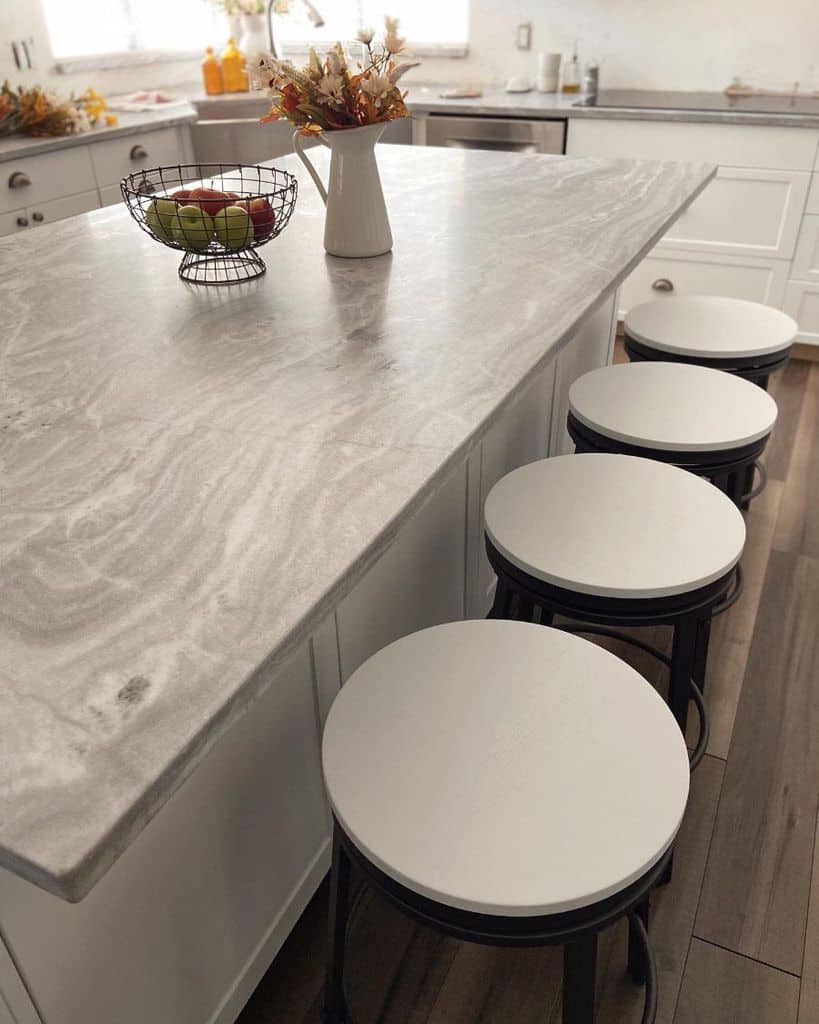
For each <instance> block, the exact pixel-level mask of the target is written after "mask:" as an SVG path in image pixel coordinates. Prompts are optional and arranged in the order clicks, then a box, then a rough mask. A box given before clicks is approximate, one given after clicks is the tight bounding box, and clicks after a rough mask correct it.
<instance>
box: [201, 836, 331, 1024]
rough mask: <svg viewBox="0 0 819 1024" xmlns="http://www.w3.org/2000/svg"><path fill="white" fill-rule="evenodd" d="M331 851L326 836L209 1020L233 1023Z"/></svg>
mask: <svg viewBox="0 0 819 1024" xmlns="http://www.w3.org/2000/svg"><path fill="white" fill-rule="evenodd" d="M330 853H331V843H330V840H329V839H327V841H326V842H325V843H324V845H323V846H322V847H321V849H320V850H319V851H318V853H317V854H316V856H315V857H314V858H313V860H312V862H311V864H310V865H309V867H308V868H307V870H306V871H305V872H304V874H303V875H302V876H301V878H300V880H299V882H298V883H297V885H296V887H295V889H294V890H293V894H292V896H291V897H290V900H289V902H288V903H287V905H286V906H285V907H284V908H283V909H282V910H281V911H280V913H279V914H278V916H277V917H276V918H275V920H274V921H273V923H272V924H271V925H270V927H269V928H268V929H267V931H266V932H265V934H264V935H263V936H262V938H261V940H260V941H259V943H258V945H257V946H256V948H255V949H254V950H253V953H252V954H251V955H250V957H249V958H248V961H247V963H246V964H245V965H244V967H243V968H242V970H241V971H240V972H239V976H238V977H237V978H236V980H235V981H234V983H233V985H232V986H231V988H230V989H229V990H228V992H227V993H226V995H225V997H224V999H223V1000H222V1002H221V1003H220V1004H219V1006H218V1007H217V1009H216V1012H215V1013H214V1014H213V1016H212V1017H211V1018H210V1020H209V1021H208V1024H235V1021H236V1018H237V1017H238V1016H239V1014H240V1013H241V1012H242V1009H243V1007H244V1005H245V1003H246V1002H247V1001H248V999H250V997H251V995H252V994H253V992H254V990H255V988H256V986H257V985H258V984H259V982H260V981H261V980H262V978H263V977H264V974H265V971H267V969H268V967H269V966H270V965H271V964H272V963H273V961H274V959H275V958H276V955H277V953H278V952H279V950H280V949H281V948H282V946H283V945H284V942H285V939H286V938H287V936H288V935H289V934H290V932H291V931H292V930H293V927H294V926H295V924H296V922H297V921H298V919H299V918H300V917H301V915H302V914H303V913H304V909H305V907H306V906H307V904H308V903H309V902H310V900H311V899H312V898H313V896H314V895H315V893H316V890H317V889H318V887H319V885H320V884H321V882H322V879H323V878H324V876H325V875H326V874H327V872H328V871H329V870H330Z"/></svg>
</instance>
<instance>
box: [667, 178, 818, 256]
mask: <svg viewBox="0 0 819 1024" xmlns="http://www.w3.org/2000/svg"><path fill="white" fill-rule="evenodd" d="M810 179H811V175H810V174H808V173H807V172H806V171H767V170H752V169H749V168H745V167H720V169H719V171H718V172H717V176H716V178H715V179H714V180H713V181H712V182H710V183H709V185H708V186H707V187H706V189H705V191H704V192H703V193H702V195H701V196H699V197H698V198H697V199H696V200H695V201H694V202H693V203H692V205H691V207H690V208H689V209H688V210H686V211H685V213H684V214H683V215H682V216H681V217H680V219H679V220H678V221H677V222H676V224H674V225H673V226H672V227H671V229H670V230H669V232H668V234H667V235H666V236H665V238H664V239H663V245H668V246H670V247H671V248H672V249H691V250H693V251H696V252H715V253H725V254H726V255H729V256H730V255H733V254H743V255H748V256H766V257H767V256H773V257H776V258H779V259H791V257H792V256H793V253H794V250H795V248H796V239H797V236H798V234H799V224H800V221H801V218H802V211H803V210H804V208H805V200H806V197H807V194H808V188H809V186H810Z"/></svg>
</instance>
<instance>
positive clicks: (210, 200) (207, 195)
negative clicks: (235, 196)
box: [188, 188, 230, 217]
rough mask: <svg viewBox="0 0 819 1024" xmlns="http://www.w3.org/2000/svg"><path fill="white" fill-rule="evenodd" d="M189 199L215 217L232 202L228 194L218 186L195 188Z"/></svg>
mask: <svg viewBox="0 0 819 1024" xmlns="http://www.w3.org/2000/svg"><path fill="white" fill-rule="evenodd" d="M188 199H189V202H191V203H195V204H196V205H197V206H198V207H200V209H202V210H204V212H205V213H206V214H207V215H208V216H209V217H215V216H216V214H217V213H218V212H219V211H220V210H224V208H225V207H226V206H227V205H228V204H229V203H230V199H229V198H228V197H227V195H225V193H224V192H220V191H219V190H218V189H216V188H195V189H194V190H193V191H192V192H191V194H190V196H189V197H188Z"/></svg>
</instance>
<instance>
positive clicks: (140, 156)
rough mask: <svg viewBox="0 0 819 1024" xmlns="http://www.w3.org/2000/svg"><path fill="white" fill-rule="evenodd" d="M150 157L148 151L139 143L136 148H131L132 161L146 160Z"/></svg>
mask: <svg viewBox="0 0 819 1024" xmlns="http://www.w3.org/2000/svg"><path fill="white" fill-rule="evenodd" d="M147 156H148V150H147V149H145V148H144V147H143V146H140V145H139V143H137V145H136V146H131V159H132V160H144V159H145V158H146V157H147Z"/></svg>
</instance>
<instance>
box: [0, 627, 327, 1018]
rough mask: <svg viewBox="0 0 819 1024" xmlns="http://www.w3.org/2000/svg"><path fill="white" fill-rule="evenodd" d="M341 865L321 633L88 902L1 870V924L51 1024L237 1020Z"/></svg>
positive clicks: (284, 670)
mask: <svg viewBox="0 0 819 1024" xmlns="http://www.w3.org/2000/svg"><path fill="white" fill-rule="evenodd" d="M328 867H329V823H328V815H327V809H326V802H325V797H324V789H323V785H322V780H321V768H320V756H319V736H318V717H317V709H316V702H315V699H314V680H313V679H312V678H311V659H310V655H309V646H308V644H305V645H304V646H303V647H302V648H301V649H299V650H298V651H297V652H296V653H295V654H294V655H293V656H292V657H291V658H289V659H288V661H287V662H286V663H285V665H284V666H283V667H282V668H281V670H279V671H277V672H276V673H275V675H274V676H273V678H271V679H270V680H269V683H268V686H267V689H266V690H265V692H264V693H263V695H262V696H261V697H260V698H259V699H258V700H257V701H256V702H254V703H253V704H251V705H250V706H249V708H248V709H247V711H246V712H245V714H244V715H243V716H242V717H241V718H240V719H239V720H238V721H237V722H236V723H235V724H234V726H233V727H232V728H231V730H230V731H229V732H228V733H227V734H226V735H225V736H224V737H223V738H222V739H221V740H220V742H219V743H218V744H217V745H216V746H215V747H214V748H213V749H212V750H211V751H210V752H209V754H208V755H207V757H206V758H205V759H204V761H203V762H202V763H201V764H200V765H199V767H198V768H197V770H196V771H195V772H194V773H193V775H192V776H191V777H190V778H189V779H188V780H187V781H186V782H185V784H184V785H183V786H182V787H181V788H180V789H179V790H178V791H177V792H176V793H175V794H174V796H173V797H172V798H171V800H170V801H169V802H168V803H167V804H166V805H165V806H164V807H163V808H162V810H161V811H160V812H159V814H158V815H157V816H156V817H155V818H154V819H153V821H151V822H150V824H149V825H148V826H147V827H146V829H145V830H144V831H143V833H142V834H141V835H140V837H139V839H138V840H137V841H136V842H135V843H133V845H132V846H131V847H130V848H129V849H128V850H126V851H125V853H124V854H123V855H122V857H121V858H120V859H119V860H118V862H117V863H116V864H115V865H114V866H113V867H112V869H111V870H110V871H109V872H108V873H107V874H106V875H105V876H104V877H103V878H102V879H101V880H100V881H99V883H98V884H97V885H96V886H95V887H94V889H92V891H91V892H90V893H89V895H88V896H87V897H86V898H85V899H84V900H83V901H82V902H80V903H77V904H70V903H67V902H64V901H63V900H60V899H58V898H57V897H55V896H53V895H51V894H49V893H47V892H45V891H43V890H41V889H39V888H37V887H35V886H33V885H31V884H30V883H28V882H25V881H23V880H22V879H20V878H18V877H17V876H15V875H12V874H11V873H9V872H7V871H2V872H0V915H1V919H0V931H2V934H3V936H4V938H5V940H6V943H7V945H8V947H9V949H10V951H11V952H12V954H13V956H14V959H15V961H16V963H17V964H18V967H19V968H20V970H21V973H22V975H23V977H24V979H25V982H26V985H27V987H28V989H29V991H30V992H31V993H32V996H33V997H34V999H35V1001H36V1003H37V1005H38V1007H39V1008H40V1012H41V1014H42V1019H43V1024H91V1022H102V1021H106V1022H108V1021H112V1022H113V1021H116V1022H117V1024H146V1022H148V1021H150V1022H151V1024H217V1022H219V1024H221V1022H222V1021H232V1020H235V1017H236V1015H237V1014H238V1012H239V1010H240V1009H241V1007H242V1005H243V1004H244V1002H245V1001H246V999H247V998H248V996H249V995H250V993H251V992H252V990H253V987H254V986H255V984H256V983H257V982H258V981H259V979H260V978H261V975H262V974H263V973H264V970H265V969H266V967H267V966H268V965H269V963H270V962H271V961H272V959H273V957H274V956H275V954H276V953H277V952H278V949H279V948H280V946H281V944H282V943H283V941H284V939H285V938H286V936H287V934H288V933H289V931H290V930H291V928H292V927H293V925H294V924H295V922H296V920H297V919H298V916H299V914H300V913H301V911H302V910H303V908H304V906H306V904H307V902H308V901H309V899H310V897H311V896H312V895H313V893H314V892H315V889H316V888H317V886H318V884H319V882H320V881H321V879H322V877H323V876H324V874H325V872H326V871H327V869H328Z"/></svg>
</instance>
